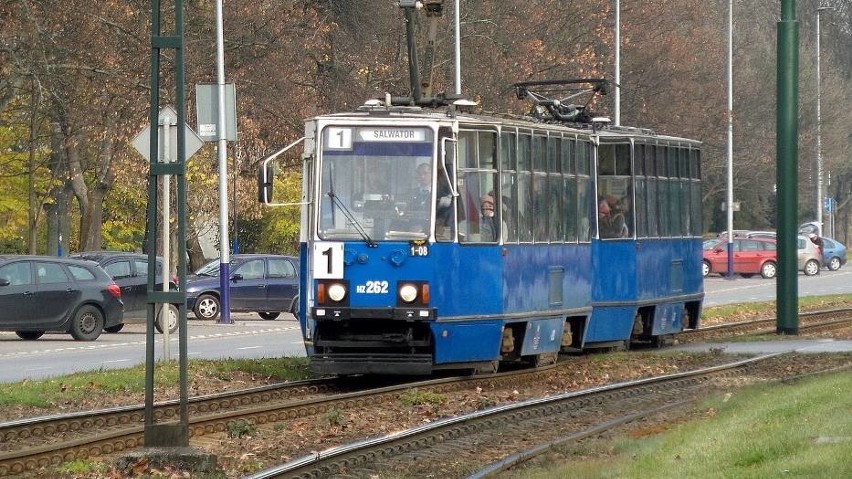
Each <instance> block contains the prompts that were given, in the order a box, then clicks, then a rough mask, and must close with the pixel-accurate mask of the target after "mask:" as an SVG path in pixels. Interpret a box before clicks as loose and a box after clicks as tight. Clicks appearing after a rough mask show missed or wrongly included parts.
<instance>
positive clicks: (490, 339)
mask: <svg viewBox="0 0 852 479" xmlns="http://www.w3.org/2000/svg"><path fill="white" fill-rule="evenodd" d="M431 327H432V334H433V336H434V338H435V352H434V355H435V357H434V361H435V364H448V363H464V362H482V361H495V360H498V359H499V358H500V336H501V334H502V332H503V323H502V322H501V321H477V322H471V323H432V326H431Z"/></svg>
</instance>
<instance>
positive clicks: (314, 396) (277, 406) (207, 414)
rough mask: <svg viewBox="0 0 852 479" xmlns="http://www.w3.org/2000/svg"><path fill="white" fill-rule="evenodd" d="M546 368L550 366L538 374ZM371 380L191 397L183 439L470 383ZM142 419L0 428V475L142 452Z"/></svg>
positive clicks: (159, 412)
mask: <svg viewBox="0 0 852 479" xmlns="http://www.w3.org/2000/svg"><path fill="white" fill-rule="evenodd" d="M553 367H555V365H553V366H549V367H545V368H540V369H539V370H538V371H546V370H547V369H551V368H553ZM534 375H535V371H533V370H526V371H519V372H512V373H503V374H498V375H495V376H489V377H488V379H489V380H490V379H493V378H499V377H503V376H513V377H515V378H516V379H517V378H523V377H525V376H527V377H530V378H532V376H534ZM476 380H477V379H473V381H476ZM480 380H483V381H484V380H486V379H485V378H482V379H480ZM530 380H532V379H530ZM379 381H380V383H376V382H374V381H367V380H364V379H363V378H362V379H361V380H360V381H359V382H360V383H361V384H360V385H354V384H353V383H352V382H351V381H350V380H347V379H345V378H344V379H324V380H309V381H299V382H296V383H287V384H281V385H271V386H264V387H261V388H253V389H249V390H241V391H233V392H228V393H223V394H216V395H209V396H203V397H196V398H192V400H191V401H190V402H189V404H188V410H189V429H190V433H189V434H190V437H191V438H192V439H194V440H198V439H199V438H202V437H204V436H206V435H210V434H214V433H221V432H223V431H228V428H229V426H230V425H231V424H232V423H233V422H234V421H247V422H249V423H251V424H255V425H262V424H266V423H271V422H276V421H281V420H286V419H294V418H302V417H310V416H316V415H319V414H323V413H325V412H327V411H330V410H344V409H351V408H360V407H364V406H365V405H367V404H368V403H375V402H379V403H380V402H383V401H387V400H390V399H392V398H396V397H397V396H398V395H399V394H400V393H401V392H402V391H405V390H408V389H411V388H429V389H430V390H434V391H436V392H439V393H440V392H446V391H450V390H453V389H456V388H459V387H462V386H461V385H462V384H464V383H465V382H468V381H471V378H468V377H465V378H458V377H456V378H443V379H433V380H428V381H415V382H412V381H405V382H402V383H400V384H396V385H393V386H379V387H376V385H377V384H386V383H387V380H381V379H379ZM178 407H179V405H178V401H168V402H164V403H160V404H157V405H156V406H155V410H154V419H155V422H156V423H161V422H168V421H176V420H177V418H178V415H179V412H178ZM143 421H144V407H143V406H128V407H120V408H113V409H107V410H99V411H89V412H80V413H73V414H65V415H57V416H50V417H40V418H31V419H23V420H18V421H11V422H7V423H3V424H0V477H6V476H9V475H17V474H23V473H26V472H28V471H35V470H39V469H42V468H45V467H49V466H56V465H58V464H61V463H63V462H66V461H69V460H74V459H84V458H93V457H100V456H104V455H109V454H115V453H120V452H122V451H129V450H132V449H135V448H139V447H142V446H143V445H144V443H143V440H144V424H143Z"/></svg>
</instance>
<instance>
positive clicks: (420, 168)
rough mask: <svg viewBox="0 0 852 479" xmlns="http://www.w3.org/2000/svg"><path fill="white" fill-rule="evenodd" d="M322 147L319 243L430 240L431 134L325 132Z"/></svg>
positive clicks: (356, 129) (421, 131) (396, 130)
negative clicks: (356, 240) (327, 241)
mask: <svg viewBox="0 0 852 479" xmlns="http://www.w3.org/2000/svg"><path fill="white" fill-rule="evenodd" d="M320 144H321V145H322V151H321V156H320V165H319V166H320V173H321V174H320V185H319V195H320V198H319V199H320V201H319V231H318V233H319V237H320V238H322V239H326V240H344V239H363V240H365V241H367V242H368V243H369V242H373V241H392V240H411V239H425V238H428V236H429V232H430V231H431V229H432V225H431V220H430V218H431V213H432V205H434V203H435V202H434V195H433V194H432V190H433V188H432V183H433V171H434V167H433V161H434V160H433V157H434V154H433V153H434V141H433V132H432V130H430V129H427V128H416V127H411V128H400V127H327V128H325V129H324V130H323V133H322V140H321V143H320Z"/></svg>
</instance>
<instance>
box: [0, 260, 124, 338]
mask: <svg viewBox="0 0 852 479" xmlns="http://www.w3.org/2000/svg"><path fill="white" fill-rule="evenodd" d="M123 309H124V304H123V303H122V301H121V289H120V288H119V287H118V285H117V284H116V283H115V281H113V280H112V278H110V276H109V275H108V274H107V273H106V272H105V271H104V270H103V269H102V268H101V267H100V266H98V265H97V263H93V262H91V261H83V260H76V259H68V258H56V257H50V256H21V255H8V256H0V330H3V331H14V332H15V334H17V335H18V337H19V338H21V339H25V340H34V339H38V338H40V337H42V335H44V333H46V332H60V333H70V334H71V336H72V337H73V338H74V339H76V340H79V341H94V340H95V339H98V337H99V336H100V335H101V331H103V330H104V329H105V328H112V327H115V326H117V325H120V324H122V320H123V319H122V315H123Z"/></svg>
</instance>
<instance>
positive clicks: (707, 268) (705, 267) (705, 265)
mask: <svg viewBox="0 0 852 479" xmlns="http://www.w3.org/2000/svg"><path fill="white" fill-rule="evenodd" d="M701 273H702V276H704V277H705V278H706V277H707V275H709V274H710V263H708V262H707V261H702V263H701Z"/></svg>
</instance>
